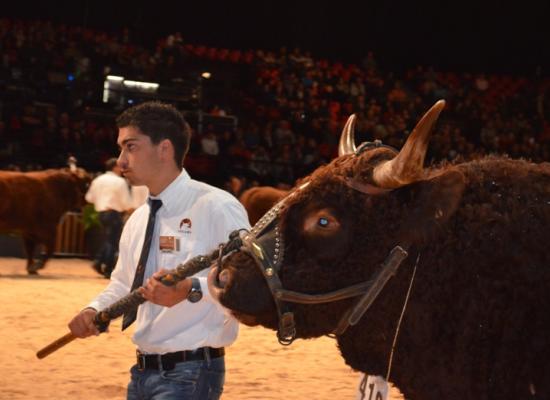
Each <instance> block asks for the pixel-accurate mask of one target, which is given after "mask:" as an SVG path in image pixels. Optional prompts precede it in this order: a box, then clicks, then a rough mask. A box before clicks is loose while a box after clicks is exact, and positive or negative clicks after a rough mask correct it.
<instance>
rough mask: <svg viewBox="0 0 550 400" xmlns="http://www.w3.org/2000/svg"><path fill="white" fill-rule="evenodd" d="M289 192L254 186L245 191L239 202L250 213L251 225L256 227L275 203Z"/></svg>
mask: <svg viewBox="0 0 550 400" xmlns="http://www.w3.org/2000/svg"><path fill="white" fill-rule="evenodd" d="M288 192H289V191H288V190H284V189H277V188H274V187H271V186H254V187H251V188H250V189H247V190H245V191H244V192H243V193H242V194H241V195H240V196H239V201H240V202H241V204H242V205H243V206H244V208H245V209H246V212H247V213H248V220H249V221H250V225H254V224H255V223H256V222H258V220H259V219H260V218H261V217H262V215H264V214H265V213H266V212H267V211H268V210H269V209H270V208H271V207H272V206H273V205H274V204H275V203H277V202H278V201H279V200H281V199H282V198H283V197H285V196H286V195H287V194H288Z"/></svg>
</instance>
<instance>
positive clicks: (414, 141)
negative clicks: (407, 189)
mask: <svg viewBox="0 0 550 400" xmlns="http://www.w3.org/2000/svg"><path fill="white" fill-rule="evenodd" d="M444 107H445V100H439V101H438V102H436V103H435V104H434V105H433V106H432V108H430V109H429V110H428V112H427V113H426V114H424V116H423V117H422V118H421V119H420V121H419V122H418V124H416V126H415V128H414V129H413V131H412V133H411V134H410V135H409V138H408V139H407V141H406V142H405V145H404V146H403V148H402V149H401V151H400V152H399V154H398V155H397V156H396V157H395V158H393V159H392V160H390V161H387V162H385V163H383V164H380V165H378V166H377V167H376V168H375V169H374V171H373V172H372V179H373V181H374V183H376V185H377V186H379V187H381V188H386V189H396V188H398V187H401V186H404V185H407V184H409V183H412V182H415V181H417V180H418V179H420V178H421V177H422V173H423V165H424V157H425V156H426V151H427V150H428V141H429V139H430V134H431V133H432V129H433V127H434V125H435V123H436V121H437V118H438V117H439V114H440V113H441V111H442V110H443V108H444Z"/></svg>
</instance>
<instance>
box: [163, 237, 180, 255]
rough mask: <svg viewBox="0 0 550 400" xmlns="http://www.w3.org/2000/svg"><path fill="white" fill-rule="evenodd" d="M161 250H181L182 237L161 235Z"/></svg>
mask: <svg viewBox="0 0 550 400" xmlns="http://www.w3.org/2000/svg"><path fill="white" fill-rule="evenodd" d="M159 250H160V251H163V252H168V253H169V252H172V251H179V250H180V239H179V238H177V237H175V236H161V237H160V238H159Z"/></svg>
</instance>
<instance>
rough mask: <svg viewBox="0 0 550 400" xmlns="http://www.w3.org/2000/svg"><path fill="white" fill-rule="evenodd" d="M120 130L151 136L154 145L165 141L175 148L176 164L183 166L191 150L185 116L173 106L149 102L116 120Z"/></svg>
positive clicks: (128, 110)
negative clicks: (133, 130)
mask: <svg viewBox="0 0 550 400" xmlns="http://www.w3.org/2000/svg"><path fill="white" fill-rule="evenodd" d="M116 124H117V127H118V128H127V127H134V128H137V129H139V130H140V132H141V133H143V134H144V135H147V136H149V138H150V139H151V142H152V143H154V144H158V143H160V142H161V141H162V140H164V139H168V140H170V142H171V143H172V146H173V147H174V158H175V160H176V164H178V165H179V166H183V160H184V158H185V155H186V154H187V151H188V150H189V142H190V140H191V130H190V128H189V125H188V124H187V122H186V121H185V119H184V118H183V115H182V114H181V113H180V112H179V111H178V110H177V109H176V107H174V106H173V105H171V104H166V103H161V102H159V101H148V102H145V103H141V104H139V105H137V106H133V107H130V108H128V109H127V110H125V111H124V112H123V113H122V114H120V115H119V116H118V117H117V119H116Z"/></svg>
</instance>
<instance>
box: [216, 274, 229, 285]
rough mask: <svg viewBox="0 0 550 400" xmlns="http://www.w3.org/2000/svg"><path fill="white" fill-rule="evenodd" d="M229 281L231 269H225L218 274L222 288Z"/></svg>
mask: <svg viewBox="0 0 550 400" xmlns="http://www.w3.org/2000/svg"><path fill="white" fill-rule="evenodd" d="M228 282H229V271H228V270H226V269H224V270H223V271H221V272H220V273H219V274H218V285H219V286H220V287H221V288H224V287H225V285H226V284H227V283H228Z"/></svg>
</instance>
